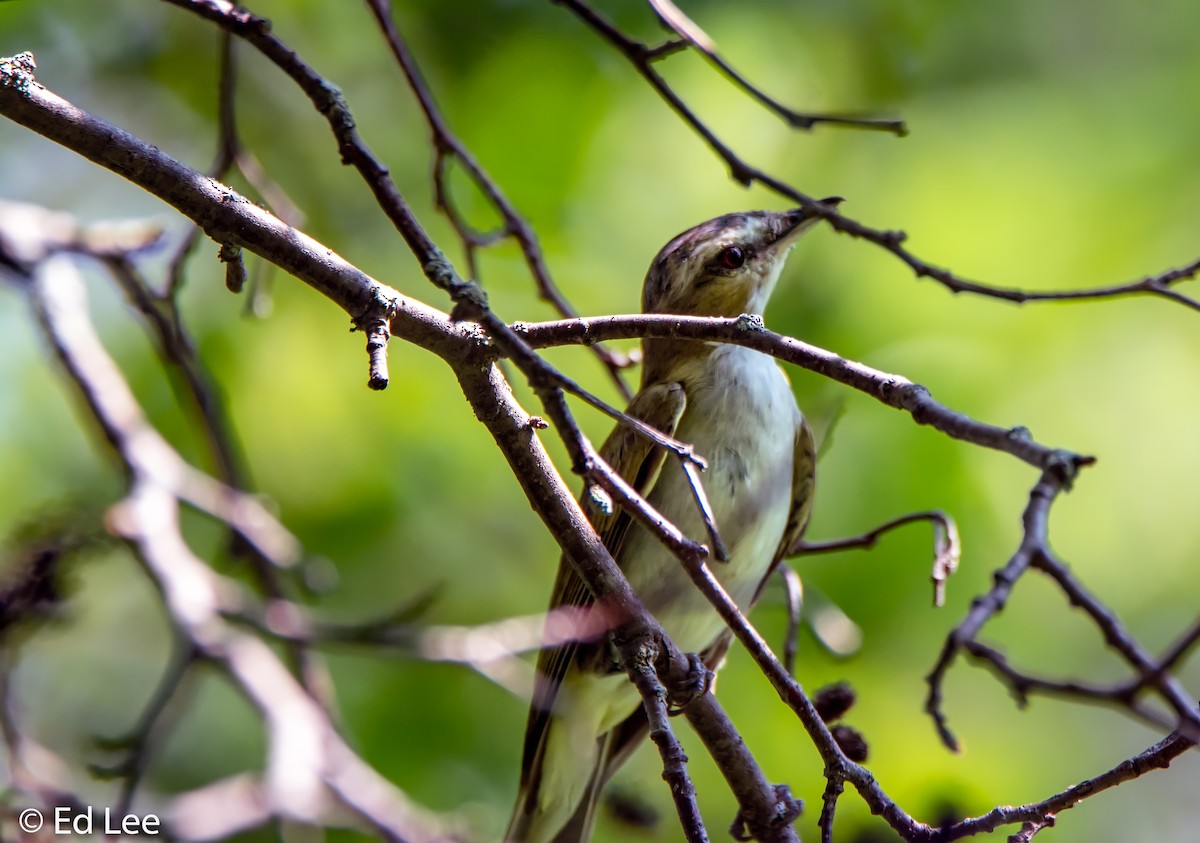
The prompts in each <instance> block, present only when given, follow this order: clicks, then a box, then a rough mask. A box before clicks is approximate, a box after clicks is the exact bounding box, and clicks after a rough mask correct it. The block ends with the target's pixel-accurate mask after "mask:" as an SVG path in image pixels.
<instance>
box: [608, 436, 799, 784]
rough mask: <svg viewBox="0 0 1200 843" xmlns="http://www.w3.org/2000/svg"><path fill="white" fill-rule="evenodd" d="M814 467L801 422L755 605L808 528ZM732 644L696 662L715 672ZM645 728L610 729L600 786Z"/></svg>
mask: <svg viewBox="0 0 1200 843" xmlns="http://www.w3.org/2000/svg"><path fill="white" fill-rule="evenodd" d="M816 466H817V449H816V444H815V443H814V441H813V434H812V429H811V428H810V427H809V426H808V422H807V421H806V420H804V419H803V418H802V419H801V420H800V424H799V425H797V426H796V445H795V449H794V452H793V455H792V506H791V509H790V510H789V512H788V520H787V525H786V526H785V527H784V530H783V537H782V538H781V539H780V541H779V547H778V549H777V550H776V551H775V560H774V562H773V563H772V564H771V567H770V569H769V570H768V571H767V574H766V576H764V577H763V580H762V582H761V583H759V586H758V591H756V592H755V594H754V600H755V601H756V602H757V600H758V597H759V595H760V594H762V590H763V588H764V587H765V586H766V584H767V581H768V580H769V579H770V578H771V574H772V573H773V572H774V571H775V569H776V568H777V567H778V566H779V564H780V562H781V561H782V560H783V559H784V557H786V556H787V553H788V550H789V549H790V548H791V547H792V546H793V545H795V544H796V542H797V541H799V540H800V537H801V536H802V535H804V530H805V528H806V527H808V519H809V516H810V515H811V514H812V503H813V489H814V488H815V483H816ZM732 643H733V630H731V629H729V628H728V627H727V628H725V629H723V630H721V634H720V635H718V636H717V638H716V640H715V641H713V643H712V644H710V645H709V646H708V647H707V648H706V649H705V650H704V651H703V652H701V653H700V660H701V661H703V662H704V664H705V666H706V667H708V669H709V670H712V671H714V672H715V671H716V670H717V669H718V668H719V667H720V666H721V662H723V661H724V660H725V655H726V653H728V652H729V646H730V645H731V644H732ZM714 681H715V680H714ZM648 728H649V726H648V724H647V722H646V712H645V711H644V710H643V709H641V708H639V709H638V710H637V711H635V712H633V713H632V714H631V715H630V716H629V717H628V718H626V720H624V721H623V722H622V723H621V724H620V725H619V726H617V727H616V728H615V729H613V731H612V733H611V735H610V736H609V738H608V743H607V745H606V750H607V753H606V757H605V758H604V767H603V769H602V770H601V771H600V774H599V776H600V778H599V783H600V784H601V785H603V783H604V782H606V781H608V778H609V777H610V776H611V775H612V774H613V773H614V772H616V770H617V768H619V767H620V766H621V765H622V764H623V763H624V762H625V760H626V759H627V758H628V757H629V756H630V755H631V754H632V752H633V750H635V749H637V747H638V745H639V744H640V743H641V740H642V738H643V737H645V735H646V732H647V731H648Z"/></svg>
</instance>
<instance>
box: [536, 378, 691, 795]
mask: <svg viewBox="0 0 1200 843" xmlns="http://www.w3.org/2000/svg"><path fill="white" fill-rule="evenodd" d="M686 406H687V396H686V394H685V392H684V389H683V386H682V385H681V384H679V383H675V382H668V383H658V384H652V385H650V386H647V387H645V388H643V389H642V390H641V391H640V392H639V393H638V394H637V395H635V396H634V398H633V401H632V402H630V404H629V408H628V409H627V410H626V411H625V412H626V413H627V414H628V415H630V416H633V417H634V418H636V419H640V420H641V421H643V422H645V423H646V424H648V425H650V426H651V427H654V428H656V429H657V430H660V431H662V432H663V433H665V434H667V435H668V436H671V435H674V433H675V430H676V428H677V427H678V425H679V419H680V417H681V416H682V415H683V411H684V409H685V408H686ZM600 456H602V457H603V458H604V460H605V461H606V462H607V463H608V464H609V465H610V466H612V468H613V470H614V471H616V472H617V474H619V475H620V476H621V477H622V478H624V479H625V481H626V482H627V483H629V484H630V485H631V486H632V487H633V488H634V489H636V490H637V491H638V493H639V494H641V495H642V496H645V495H647V494H649V492H650V490H651V489H652V488H654V482H655V480H657V479H658V474H659V471H660V470H661V468H662V464H663V460H664V459H665V453H664V452H663V449H661V448H658V447H656V446H655V445H654V444H653V443H652V442H650V441H649V440H648V439H647V438H646V437H645V436H642V435H641V434H639V433H637V432H636V431H634V430H633V429H631V428H630V427H629V426H628V425H623V424H619V425H617V427H616V428H615V429H614V430H613V432H612V433H611V434H610V435H609V437H608V439H607V440H605V442H604V445H603V446H602V447H601V448H600ZM583 509H584V512H585V514H586V515H587V517H588V520H589V521H591V523H592V526H593V527H595V528H596V532H597V533H598V534H599V536H600V539H601V540H602V541H603V542H604V546H605V547H606V548H608V552H609V553H610V554H612V556H613V558H614V559H616V560H617V561H618V563H619V562H620V558H621V547H622V545H623V544H624V541H625V536H626V534H627V533H628V531H629V527H630V523H631V518H630V516H629V515H628V514H627V513H626V512H624V511H623V510H621V509H620V508H619V507H617V506H616V505H615V504H613V506H612V507H611V510H610V511H609V512H606V511H605V510H604V509H603V508H602V507H601V505H600V504H599V503H597V502H596V501H595V500H593V499H592V498H591V497H590V496H589V495H588V493H587V491H586V490H585V491H584V495H583ZM593 601H594V598H593V596H592V594H591V592H590V591H588V589H587V586H585V585H584V583H583V580H582V579H580V577H579V575H578V574H576V573H575V569H574V567H573V566H572V565H571V564H570V562H569V561H568V560H567V559H566V558H565V557H564V558H563V559H562V560H560V561H559V564H558V578H557V579H556V580H555V582H554V591H553V592H552V595H551V598H550V610H551V611H554V610H555V609H558V608H560V607H563V606H581V607H582V606H589V605H591V604H592V602H593ZM588 646H589V645H586V644H585V645H583V647H588ZM580 648H581V645H580V644H578V643H576V642H569V643H566V644H560V645H558V646H555V647H548V648H546V649H544V650H542V651H541V653H540V654H539V656H538V662H537V679H536V685H535V687H534V694H533V704H532V705H531V706H530V708H529V722H528V724H527V726H526V730H525V749H524V760H523V762H522V764H521V786H522V788H524V787H525V786H526V785H527V784H528V783H529V779H530V777H531V776H533V775H534V774H535V770H534V768H535V767H536V766H537V765H536V763H535V761H536V759H537V757H538V756H539V754H540V753H539V745H540V744H541V743H542V740H543V738H544V737H545V732H546V723H547V721H548V719H549V717H550V713H551V710H552V707H553V705H554V698H555V695H556V694H557V693H558V688H559V685H560V684H561V683H562V680H563V677H564V676H565V675H566V673H567V671H568V669H569V668H570V666H571V663H572V662H573V661H575V660H576V658H577V655H578V654H579V651H580Z"/></svg>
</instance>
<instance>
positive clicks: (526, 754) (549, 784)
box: [504, 197, 841, 843]
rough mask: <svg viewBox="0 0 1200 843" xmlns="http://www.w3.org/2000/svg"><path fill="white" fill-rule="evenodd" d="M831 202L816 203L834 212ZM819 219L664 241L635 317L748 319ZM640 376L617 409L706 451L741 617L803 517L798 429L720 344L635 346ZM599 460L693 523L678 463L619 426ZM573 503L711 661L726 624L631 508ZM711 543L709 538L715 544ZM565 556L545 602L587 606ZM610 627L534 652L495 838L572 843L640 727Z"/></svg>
mask: <svg viewBox="0 0 1200 843" xmlns="http://www.w3.org/2000/svg"><path fill="white" fill-rule="evenodd" d="M840 201H841V199H840V197H831V198H830V199H823V200H821V202H820V204H821V205H824V206H826V207H829V208H832V207H834V206H836V205H837V203H838V202H840ZM821 218H822V214H821V213H819V211H818V210H817V209H812V208H796V209H793V210H787V211H746V212H740V213H731V214H725V215H724V216H720V217H717V218H715V219H711V220H708V221H707V222H703V223H701V224H699V225H697V226H695V227H693V228H690V229H688V230H687V231H685V232H683V233H682V234H679V235H678V236H676V237H675V238H674V239H672V240H671V241H670V242H668V243H667V244H666V245H665V246H664V247H663V248H662V249H661V250H660V251H659V252H658V254H657V256H656V257H655V258H654V260H653V261H652V262H651V264H650V268H649V270H648V271H647V273H646V278H645V282H644V284H643V287H642V311H643V312H644V313H650V314H675V315H688V316H721V317H738V316H741V315H743V314H748V315H757V316H761V314H762V312H763V310H764V308H765V307H766V305H767V302H768V301H769V300H770V298H771V294H772V292H773V290H774V289H775V286H776V282H777V281H778V280H779V276H780V273H781V272H782V270H783V267H784V264H785V263H786V261H787V257H788V253H789V252H790V251H791V249H792V247H793V246H794V245H795V243H796V241H797V240H798V239H799V238H800V236H801V235H802V234H803V233H804V232H806V231H808V230H809V229H810V228H811V227H812V226H813V225H814V224H815V223H816V222H818V221H819V220H820V219H821ZM642 352H643V354H642V371H641V384H640V388H639V390H638V392H637V393H636V394H635V395H634V397H633V399H632V400H631V401H630V403H629V406H628V409H627V410H626V413H627V414H628V415H630V416H632V417H634V418H636V419H639V420H641V421H642V422H645V423H646V424H648V425H651V426H652V427H654V428H656V429H658V430H660V431H661V432H663V433H664V434H666V435H668V436H671V437H673V438H675V439H677V440H680V441H682V442H686V443H689V444H691V445H692V446H693V447H694V449H695V452H696V453H698V454H700V455H701V456H703V457H704V459H705V460H706V461H707V465H708V467H707V471H706V472H705V473H704V475H703V480H704V487H705V491H706V493H707V496H708V498H709V502H710V505H711V509H712V513H713V515H714V517H715V521H716V524H717V527H718V531H719V535H720V537H721V539H722V544H724V547H723V548H721V550H723V551H724V554H722V555H724V556H725V557H726V560H725V561H716V562H712V563H711V568H712V571H713V573H714V574H715V576H716V577H717V579H718V580H720V582H721V584H722V585H723V586H724V588H725V590H726V591H727V592H728V593H729V594H730V596H731V597H732V598H733V599H734V601H735V602H736V603H737V605H738V607H739V608H741V609H742V610H743V611H748V610H749V609H750V607H751V605H752V604H753V602H754V600H755V599H756V598H757V596H758V594H759V592H760V591H761V590H762V587H763V585H764V583H765V582H766V579H767V577H768V575H769V574H770V573H771V571H772V570H773V569H774V568H775V566H776V565H777V564H778V563H779V561H780V559H781V558H782V556H783V555H784V553H785V552H786V551H787V549H788V548H789V547H791V546H792V545H793V544H795V543H796V542H797V541H798V540H799V538H800V536H801V535H802V534H803V532H804V529H805V527H806V525H807V523H808V520H809V515H810V513H811V511H812V502H813V489H814V482H815V464H816V454H815V447H814V440H813V434H812V430H811V428H810V427H809V425H808V422H807V421H806V420H805V418H804V415H803V413H801V411H800V409H799V407H798V406H797V404H796V399H795V397H794V395H793V393H792V389H791V385H790V384H789V382H788V379H787V376H786V375H785V374H784V372H783V370H782V369H781V368H780V367H779V365H778V364H777V363H776V362H775V360H774V359H773V358H772V357H770V356H769V355H766V354H763V353H761V352H759V351H754V350H752V349H749V348H745V347H742V346H739V345H734V344H724V343H717V342H708V341H702V340H690V339H679V338H671V337H654V338H645V339H644V340H643V341H642ZM600 455H601V457H603V458H604V460H605V461H607V462H608V464H609V465H610V466H611V467H612V468H613V469H614V470H615V471H616V472H617V473H618V474H620V475H621V476H622V477H623V478H624V479H625V480H626V481H627V482H628V483H629V484H630V485H632V486H633V487H634V488H635V489H637V491H638V492H639V493H640V494H641V495H642V496H643V497H645V499H646V500H647V501H648V502H649V503H650V504H652V505H653V506H654V507H655V508H656V509H657V510H658V511H659V512H660V513H661V514H662V515H663V516H665V517H666V518H667V519H669V520H670V521H671V522H672V523H673V524H675V525H676V526H677V527H679V528H680V529H681V530H682V531H683V532H684V533H685V534H686V535H689V536H705V535H706V532H705V524H704V521H703V518H702V516H701V515H700V511H699V509H698V507H697V505H696V503H695V498H694V496H693V493H692V489H691V487H690V486H689V480H688V477H687V475H686V474H685V472H684V471H683V469H682V467H681V466H680V465H679V463H678V461H676V460H673V459H667V455H666V454H665V452H664V451H663V449H662V448H659V447H656V446H655V445H654V444H653V443H652V442H650V441H648V440H647V439H646V438H645V437H644V436H643V435H641V434H640V433H639V432H637V431H636V430H634V429H633V428H632V427H630V426H628V425H622V424H618V425H617V426H616V428H615V429H614V430H613V432H612V433H611V435H609V437H608V439H607V440H606V441H605V442H604V444H603V446H602V447H601V448H600ZM582 505H583V508H584V511H585V513H586V514H587V516H588V519H589V520H590V522H591V523H592V525H593V526H594V527H595V529H596V531H597V533H598V535H599V536H600V537H601V539H602V540H603V541H604V544H605V546H606V547H607V549H608V551H609V552H610V553H611V554H612V557H613V559H614V560H615V561H616V562H617V564H618V565H619V567H620V568H621V570H622V572H623V573H624V575H625V577H626V578H627V579H628V581H629V584H630V585H631V586H632V587H633V589H634V591H635V592H636V593H637V595H638V597H639V598H640V599H641V601H642V603H643V604H644V605H645V606H646V608H647V609H648V610H649V611H650V612H651V613H652V614H653V615H654V617H655V618H656V619H657V620H658V622H659V623H660V625H661V626H662V628H663V630H664V631H665V632H666V634H667V635H668V636H669V637H670V638H671V640H672V641H673V642H674V643H675V645H676V646H677V647H678V648H679V649H680V651H682V652H684V653H695V654H698V655H699V656H700V658H701V659H702V661H703V662H704V664H705V665H706V666H707V667H708V668H709V669H711V670H714V671H715V670H716V669H717V668H718V667H719V663H720V662H721V661H723V659H724V656H725V652H726V650H727V649H728V647H729V643H730V640H731V633H730V631H729V629H728V628H727V627H726V625H725V623H724V621H722V619H721V618H720V617H719V616H718V615H717V613H716V611H715V609H714V608H713V607H712V606H711V604H709V602H708V601H707V599H706V598H705V597H704V595H703V594H702V593H701V592H700V591H699V589H698V588H697V587H696V586H695V584H694V583H693V582H692V580H691V579H690V577H689V576H688V574H687V572H686V571H685V570H684V568H683V566H682V565H681V564H680V562H679V560H678V559H677V558H676V557H675V556H674V555H673V554H672V553H671V551H670V550H668V549H667V548H666V547H665V546H664V545H663V544H662V543H661V542H660V541H659V540H658V539H657V538H656V537H655V536H654V535H653V534H652V533H651V532H650V531H649V530H648V529H646V528H645V527H644V526H643V525H642V524H640V523H638V522H636V521H634V520H633V519H632V518H631V517H630V515H629V514H628V513H626V512H624V511H621V510H619V509H614V508H613V507H611V506H606V505H605V502H604V501H602V500H597V499H596V498H595V497H594V496H589V495H588V494H587V493H586V491H585V494H584V496H583V499H582ZM714 543H715V542H714ZM594 602H595V600H594V596H593V595H592V594H591V593H590V592H589V591H588V589H587V588H586V586H585V585H584V584H583V581H582V580H581V578H580V577H579V575H578V574H576V573H575V571H574V570H573V568H572V566H571V565H570V562H569V561H568V560H567V559H566V558H563V559H562V560H560V562H559V569H558V576H557V578H556V580H555V584H554V590H553V593H552V596H551V600H550V609H551V612H553V611H554V610H556V609H560V608H563V607H580V608H586V607H588V606H592V605H593V604H594ZM609 636H611V631H609V633H608V636H606V635H601V636H600V637H598V638H594V639H592V640H588V641H571V642H566V643H560V642H556V643H555V644H553V645H552V646H548V647H546V648H544V649H542V650H541V652H540V653H539V656H538V661H537V672H536V679H535V686H534V695H533V700H532V703H531V705H530V709H529V717H528V722H527V725H526V732H525V742H524V749H523V756H522V763H521V776H520V785H519V789H518V794H517V799H516V804H515V807H514V809H513V814H512V818H511V820H510V822H509V825H508V829H507V832H506V834H505V837H504V840H505V841H506V843H586V841H588V840H589V839H590V838H591V832H592V826H593V824H594V821H595V812H596V807H597V802H598V798H599V795H600V791H601V789H602V788H603V786H604V784H605V782H606V781H607V780H608V779H609V777H610V776H611V775H612V774H613V772H614V771H615V770H616V769H617V767H619V766H620V765H621V763H622V762H623V761H624V760H625V759H626V758H628V756H629V755H630V754H632V752H633V750H634V749H636V747H637V746H638V745H639V743H640V742H641V740H642V738H643V737H644V736H645V734H646V733H647V725H646V717H645V714H644V711H643V709H642V705H641V698H640V696H639V694H638V691H637V689H636V688H635V687H634V685H633V684H632V683H631V682H630V681H629V679H628V676H627V675H626V674H625V672H624V671H623V670H622V668H621V665H620V663H619V658H618V657H617V656H616V653H615V650H614V648H613V647H612V645H611V638H610V637H609Z"/></svg>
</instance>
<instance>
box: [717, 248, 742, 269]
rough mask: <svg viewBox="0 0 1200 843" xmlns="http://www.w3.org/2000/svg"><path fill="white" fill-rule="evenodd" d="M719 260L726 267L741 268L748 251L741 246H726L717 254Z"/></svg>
mask: <svg viewBox="0 0 1200 843" xmlns="http://www.w3.org/2000/svg"><path fill="white" fill-rule="evenodd" d="M717 262H718V263H719V264H721V266H723V267H725V268H726V269H741V268H742V265H743V264H745V263H746V252H745V250H744V249H742V247H741V246H726V247H725V248H724V249H722V250H721V253H720V254H719V255H717Z"/></svg>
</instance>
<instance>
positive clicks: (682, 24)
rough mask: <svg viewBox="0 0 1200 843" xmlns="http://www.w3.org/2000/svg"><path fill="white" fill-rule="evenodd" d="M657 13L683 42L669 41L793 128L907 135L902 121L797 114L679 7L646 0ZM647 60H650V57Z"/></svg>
mask: <svg viewBox="0 0 1200 843" xmlns="http://www.w3.org/2000/svg"><path fill="white" fill-rule="evenodd" d="M647 3H649V5H650V7H651V8H652V9H653V10H654V13H655V14H656V15H658V18H659V20H661V21H662V22H663V24H665V25H666V26H667V28H668V29H670V30H671V31H672V32H674V33H675V34H676V35H678V36H679V39H680V41H678V42H676V41H672V42H668V43H669V44H672V45H674V44H679V43H681V42H682V43H684V44H687V45H689V46H691V47H692V48H693V49H694V50H696V51H697V52H699V53H700V54H701V55H703V56H704V57H705V58H706V59H708V61H709V62H711V63H712V64H713V66H715V67H716V68H717V69H718V70H719V71H720V72H721V73H722V74H724V75H725V77H726V78H727V79H729V81H731V82H732V83H733V84H734V85H736V86H737V87H738V88H741V89H742V90H743V91H745V92H746V93H747V94H749V95H750V97H752V98H753V99H755V100H757V101H758V102H759V103H760V104H761V105H762V106H763V107H764V108H766V109H767V110H768V111H770V112H772V113H774V114H776V115H777V116H779V117H781V118H783V120H784V121H785V122H786V123H787V124H788V125H789V126H791V127H792V128H793V129H802V130H805V131H808V130H811V129H813V128H815V127H816V126H819V125H822V124H825V125H829V126H839V127H841V128H845V129H867V130H874V131H878V132H890V133H892V134H894V135H896V136H897V137H904V136H905V135H907V134H908V127H907V126H905V124H904V121H903V120H888V119H882V118H878V117H860V116H852V115H848V114H816V113H813V112H801V111H796V110H795V109H793V108H788V107H787V106H786V105H784V104H783V103H781V102H779V100H777V99H775V98H774V97H772V96H770V95H769V94H767V92H766V91H764V90H763V89H762V88H760V87H758V86H757V85H755V84H754V83H753V82H751V81H750V80H749V79H747V78H746V77H745V76H743V75H742V74H741V73H739V72H738V71H737V70H735V69H734V67H733V66H732V65H731V64H730V63H729V62H728V61H726V60H725V57H724V56H722V55H721V54H720V52H718V50H717V47H716V42H715V41H713V39H712V38H710V37H709V36H708V34H707V33H706V32H704V30H702V29H700V27H699V26H697V25H696V23H695V22H694V21H693V20H691V18H689V17H687V16H686V15H685V14H684V13H683V12H682V11H681V10H680V8H679V7H678V6H676V5H675V4H674V3H672V2H671V0H647ZM673 52H676V50H674V49H672V50H671V51H670V52H664V51H663V50H662V49H661V48H660V49H658V50H656V51H655V52H654V55H653V57H652V60H657V59H659V58H662V57H664V56H665V55H669V54H670V53H673ZM648 58H650V57H649V56H648Z"/></svg>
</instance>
